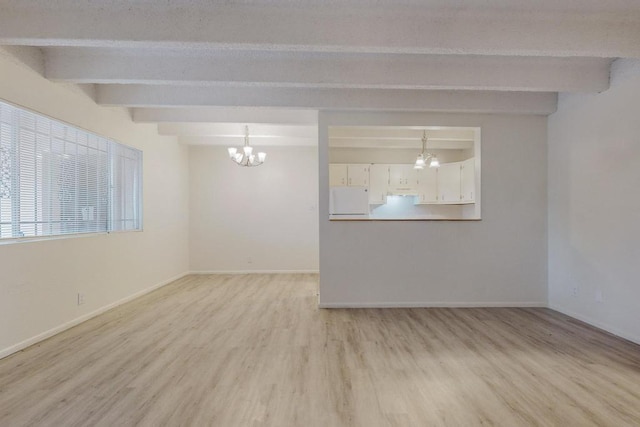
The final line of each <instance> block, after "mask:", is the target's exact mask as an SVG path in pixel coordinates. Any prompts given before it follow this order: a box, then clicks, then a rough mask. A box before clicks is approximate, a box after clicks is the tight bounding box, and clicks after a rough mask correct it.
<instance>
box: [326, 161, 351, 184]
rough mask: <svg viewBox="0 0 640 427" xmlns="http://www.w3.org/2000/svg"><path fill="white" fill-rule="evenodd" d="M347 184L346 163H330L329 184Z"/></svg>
mask: <svg viewBox="0 0 640 427" xmlns="http://www.w3.org/2000/svg"><path fill="white" fill-rule="evenodd" d="M345 185H347V165H344V164H339V163H332V164H330V165H329V186H330V187H342V186H345Z"/></svg>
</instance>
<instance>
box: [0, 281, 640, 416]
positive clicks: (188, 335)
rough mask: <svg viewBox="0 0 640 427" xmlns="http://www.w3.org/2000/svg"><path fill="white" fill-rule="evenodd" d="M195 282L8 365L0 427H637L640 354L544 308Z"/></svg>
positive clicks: (291, 284) (274, 284)
mask: <svg viewBox="0 0 640 427" xmlns="http://www.w3.org/2000/svg"><path fill="white" fill-rule="evenodd" d="M316 290H317V276H316V275H304V274H300V275H252V276H248V275H237V276H230V275H229V276H226V275H220V276H189V277H186V278H184V279H181V280H179V281H177V282H175V283H173V284H171V285H168V286H166V287H163V288H162V289H159V290H157V291H155V292H153V293H151V294H149V295H147V296H144V297H142V298H139V299H137V300H135V301H133V302H131V303H129V304H126V305H123V306H121V307H118V308H116V309H114V310H111V311H109V312H107V313H105V314H103V315H101V316H99V317H97V318H94V319H92V320H90V321H88V322H85V323H83V324H81V325H79V326H77V327H75V328H73V329H71V330H68V331H66V332H64V333H62V334H59V335H57V336H55V337H53V338H51V339H49V340H47V341H44V342H42V343H40V344H38V345H35V346H33V347H31V348H28V349H26V350H25V351H22V352H19V353H17V354H15V355H13V356H10V357H8V358H5V359H3V360H1V361H0V426H3V427H4V426H11V427H13V426H64V427H67V426H165V425H166V426H224V427H227V426H305V427H306V426H322V427H327V426H367V427H369V426H440V425H449V426H477V425H497V426H510V427H513V426H529V425H532V426H535V425H540V426H563V427H568V426H589V425H597V426H616V427H617V426H640V346H638V345H635V344H632V343H630V342H627V341H624V340H621V339H619V338H616V337H613V336H611V335H608V334H605V333H603V332H601V331H598V330H596V329H594V328H592V327H589V326H587V325H585V324H583V323H581V322H578V321H576V320H573V319H570V318H568V317H566V316H564V315H561V314H559V313H556V312H553V311H551V310H547V309H506V308H505V309H353V310H347V309H340V310H319V309H318V308H317V307H316Z"/></svg>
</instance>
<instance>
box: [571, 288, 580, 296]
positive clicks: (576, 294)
mask: <svg viewBox="0 0 640 427" xmlns="http://www.w3.org/2000/svg"><path fill="white" fill-rule="evenodd" d="M579 292H580V287H579V286H577V285H576V286H573V287H572V288H571V295H572V296H573V297H574V298H575V297H577V296H578V293H579Z"/></svg>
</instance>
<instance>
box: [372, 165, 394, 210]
mask: <svg viewBox="0 0 640 427" xmlns="http://www.w3.org/2000/svg"><path fill="white" fill-rule="evenodd" d="M388 189H389V165H378V164H373V165H371V166H369V203H370V204H372V205H382V204H385V203H387V191H388Z"/></svg>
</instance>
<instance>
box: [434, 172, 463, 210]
mask: <svg viewBox="0 0 640 427" xmlns="http://www.w3.org/2000/svg"><path fill="white" fill-rule="evenodd" d="M460 166H461V162H454V163H442V164H441V165H440V167H439V168H438V197H439V202H440V203H460Z"/></svg>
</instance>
